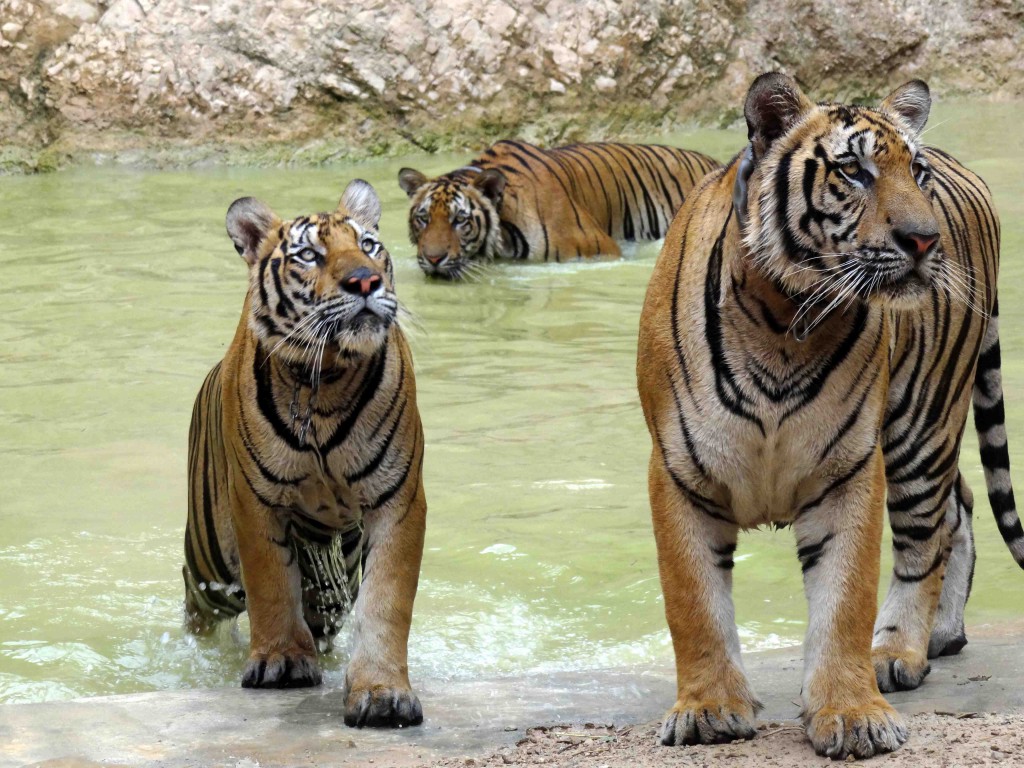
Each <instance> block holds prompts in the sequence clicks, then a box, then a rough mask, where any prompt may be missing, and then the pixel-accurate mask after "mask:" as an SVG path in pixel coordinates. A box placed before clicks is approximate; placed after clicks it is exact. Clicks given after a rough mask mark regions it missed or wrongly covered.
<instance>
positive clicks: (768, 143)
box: [733, 73, 945, 307]
mask: <svg viewBox="0 0 1024 768" xmlns="http://www.w3.org/2000/svg"><path fill="white" fill-rule="evenodd" d="M930 108H931V97H930V95H929V92H928V86H927V85H925V83H923V82H922V81H920V80H913V81H911V82H909V83H906V84H905V85H903V86H901V87H900V88H897V89H896V90H895V91H893V92H892V93H891V94H890V95H889V96H887V97H886V98H885V99H884V100H883V101H882V103H881V106H879V107H878V108H874V109H872V108H868V107H860V106H848V105H844V104H829V103H824V104H813V103H811V102H810V101H809V100H808V99H807V97H806V96H804V94H803V93H802V92H801V90H800V88H799V86H797V84H796V82H795V81H794V80H793V79H792V78H790V77H788V76H786V75H783V74H780V73H770V74H765V75H761V76H760V77H758V78H757V79H756V80H755V81H754V83H753V85H751V87H750V91H749V92H748V94H747V100H746V105H745V107H744V115H745V117H746V121H747V129H748V137H749V139H750V144H749V146H748V147H747V149H746V150H745V151H744V153H743V154H742V155H741V159H740V167H739V169H738V171H737V177H736V183H735V186H734V191H733V205H734V210H735V212H736V214H737V217H738V218H739V220H740V225H741V232H742V235H743V241H744V244H745V245H746V246H747V248H748V249H749V250H750V252H751V253H752V254H753V257H754V259H755V260H756V262H757V263H758V264H760V265H761V266H762V267H763V268H764V269H765V271H766V272H767V273H768V274H769V275H770V276H772V277H773V278H774V279H775V280H776V281H777V283H778V284H780V285H781V286H782V287H783V289H785V290H786V291H787V292H788V293H790V294H791V295H793V296H801V297H802V299H803V300H804V301H811V302H826V303H827V305H829V306H839V305H840V304H842V303H845V302H846V301H851V300H862V301H868V302H883V303H885V304H886V305H888V306H895V307H910V306H915V305H916V304H918V303H919V302H920V301H921V300H922V299H923V298H924V297H925V296H926V295H927V294H928V293H929V292H930V291H931V289H932V287H933V286H934V285H938V284H940V283H941V280H942V272H943V269H944V266H945V265H944V259H943V255H942V252H941V243H940V236H939V235H940V233H939V225H938V221H937V220H936V217H935V213H934V212H933V210H932V205H931V200H930V190H931V184H932V175H931V171H930V168H929V164H928V160H927V158H926V156H925V155H924V153H923V152H922V147H921V144H920V138H919V137H920V133H921V129H922V128H924V125H925V122H926V121H927V120H928V112H929V109H930Z"/></svg>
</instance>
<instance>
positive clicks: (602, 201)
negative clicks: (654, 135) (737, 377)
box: [398, 141, 719, 279]
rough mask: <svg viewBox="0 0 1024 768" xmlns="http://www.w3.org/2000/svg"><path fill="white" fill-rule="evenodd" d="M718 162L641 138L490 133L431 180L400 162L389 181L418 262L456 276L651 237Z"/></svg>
mask: <svg viewBox="0 0 1024 768" xmlns="http://www.w3.org/2000/svg"><path fill="white" fill-rule="evenodd" d="M718 165H719V164H718V163H717V162H716V161H714V160H712V159H711V158H710V157H707V156H706V155H702V154H700V153H699V152H690V151H687V150H683V149H675V148H674V147H665V146H657V145H648V144H570V145H568V146H565V147H558V148H556V149H541V148H540V147H535V146H533V145H532V144H527V143H526V142H522V141H499V142H498V143H497V144H495V145H494V146H493V147H491V148H490V149H488V150H487V151H486V152H484V153H483V154H482V155H480V157H478V158H477V159H476V160H474V161H473V162H472V163H471V164H470V165H468V166H465V167H463V168H459V169H457V170H455V171H452V172H451V173H446V174H444V175H443V176H439V177H437V178H436V179H428V178H427V177H426V176H424V175H423V174H422V173H420V172H419V171H415V170H413V169H412V168H403V169H402V170H401V171H400V172H399V174H398V183H399V185H401V187H402V189H404V190H405V192H406V194H408V195H409V197H410V198H412V203H411V205H410V208H409V237H410V239H411V240H412V243H413V245H415V246H416V259H417V261H418V262H419V265H420V267H421V268H422V269H423V271H424V272H425V273H426V274H428V275H434V276H438V277H444V278H449V279H458V278H461V277H465V276H466V275H468V274H470V273H471V272H472V271H473V268H474V265H477V264H479V263H480V262H481V261H484V260H488V259H495V258H503V259H534V260H537V261H568V260H572V259H580V258H590V257H594V256H611V257H618V256H620V255H621V251H620V250H619V246H618V243H617V242H616V241H618V240H626V241H633V240H657V239H658V238H660V237H663V236H664V235H665V231H666V230H667V229H668V225H669V222H670V221H672V217H673V216H674V215H675V212H676V211H677V210H678V209H679V206H681V205H682V204H683V200H684V199H685V198H686V196H687V195H688V194H689V192H690V190H691V189H693V187H694V185H695V184H696V183H697V182H698V181H700V180H701V179H702V178H703V177H704V174H705V173H707V172H708V171H709V170H711V169H713V168H717V167H718Z"/></svg>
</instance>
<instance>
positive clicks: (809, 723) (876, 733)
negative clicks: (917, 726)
mask: <svg viewBox="0 0 1024 768" xmlns="http://www.w3.org/2000/svg"><path fill="white" fill-rule="evenodd" d="M804 725H805V727H806V728H807V737H808V738H809V739H810V740H811V744H813V745H814V751H815V752H817V753H818V754H819V755H822V756H825V757H830V758H832V759H840V760H842V759H845V758H846V757H847V756H849V755H853V756H854V757H857V758H862V757H871V756H872V755H880V754H882V753H884V752H892V751H893V750H896V749H899V747H900V746H901V745H902V744H903V743H904V742H905V741H906V740H907V736H908V734H907V726H906V725H905V724H904V722H903V718H902V717H900V715H899V713H897V712H896V710H895V709H893V708H892V707H891V706H889V703H888V702H887V701H886V700H885V699H883V698H882V697H881V696H879V697H878V698H877V699H875V700H874V701H872V702H870V703H869V704H866V705H862V706H858V707H851V708H849V709H842V710H840V709H833V708H831V707H824V708H823V709H820V710H818V711H817V712H815V713H813V714H811V715H808V716H806V717H805V718H804Z"/></svg>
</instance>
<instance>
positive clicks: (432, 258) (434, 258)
mask: <svg viewBox="0 0 1024 768" xmlns="http://www.w3.org/2000/svg"><path fill="white" fill-rule="evenodd" d="M423 258H425V259H426V260H427V261H429V262H430V266H432V267H436V266H437V265H439V264H440V263H441V262H442V261H444V260H445V259H446V258H448V254H447V253H441V254H437V255H434V254H432V253H425V254H423Z"/></svg>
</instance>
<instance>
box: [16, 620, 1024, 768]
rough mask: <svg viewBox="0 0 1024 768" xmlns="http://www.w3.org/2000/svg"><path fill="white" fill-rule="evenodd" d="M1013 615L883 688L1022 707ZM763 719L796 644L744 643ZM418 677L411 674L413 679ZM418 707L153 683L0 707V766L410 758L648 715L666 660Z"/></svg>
mask: <svg viewBox="0 0 1024 768" xmlns="http://www.w3.org/2000/svg"><path fill="white" fill-rule="evenodd" d="M1022 629H1024V625H1017V626H1014V627H1001V628H998V629H989V630H986V629H985V628H977V629H975V631H974V632H973V633H969V636H970V637H971V642H970V644H969V645H968V646H967V647H966V648H965V649H964V651H963V652H962V653H961V654H960V655H959V656H957V657H952V658H945V659H939V660H937V661H935V662H933V664H932V672H931V675H930V676H929V677H928V678H927V680H926V681H925V684H924V685H923V686H921V688H919V689H918V690H916V691H907V692H902V693H897V694H892V695H890V696H889V697H888V698H889V700H890V701H891V702H892V703H893V704H894V705H895V706H896V707H897V708H898V709H899V710H900V711H902V712H904V713H907V714H917V713H931V712H942V713H956V714H964V713H971V712H976V713H984V712H1000V713H1004V712H1013V711H1022V710H1024V632H1022V631H1021V630H1022ZM746 666H747V671H748V674H749V677H750V679H751V682H752V684H753V685H754V688H755V690H756V691H757V692H758V694H759V695H760V697H761V700H762V701H763V702H764V703H765V710H764V711H763V712H762V713H761V717H762V719H763V720H789V719H793V718H795V717H796V716H797V712H798V705H797V703H796V701H797V699H798V698H799V694H800V679H801V657H800V649H799V648H790V649H784V650H779V651H769V652H764V653H757V654H749V655H747V656H746ZM414 684H415V681H414ZM418 692H419V695H420V700H421V701H422V703H423V709H424V713H425V717H426V720H425V722H424V724H423V725H422V726H419V727H416V728H408V729H402V730H371V729H363V730H356V729H352V728H347V727H346V726H345V725H344V723H343V721H342V701H341V694H340V692H339V691H337V690H330V689H319V690H311V689H306V690H300V691H250V690H242V689H241V688H237V689H235V688H229V689H216V690H192V691H161V692H155V693H143V694H132V695H125V696H108V697H99V698H91V699H78V700H73V701H64V702H48V703H39V704H18V705H7V706H2V707H0V766H2V767H3V768H7V766H25V765H32V766H46V768H83V767H84V766H96V765H104V766H119V765H125V766H129V765H130V766H147V767H149V766H173V767H177V766H229V767H230V768H270V767H271V766H309V765H316V766H329V765H343V766H355V765H359V766H374V768H377V767H378V766H394V767H395V768H402V767H407V766H417V765H423V764H424V763H427V762H430V761H431V760H434V759H438V758H441V757H448V756H453V755H478V754H483V753H486V752H492V751H494V750H495V749H497V748H499V747H501V746H503V745H505V744H510V743H513V742H515V741H516V740H518V739H520V738H522V736H523V734H524V733H525V731H526V729H527V728H529V727H530V726H534V725H539V724H554V723H586V722H591V723H607V724H612V723H614V724H617V725H622V724H627V723H646V722H649V721H652V720H656V719H658V718H659V717H660V716H661V715H662V714H663V713H664V711H665V710H666V709H667V708H668V707H669V706H670V705H671V704H672V702H673V700H674V694H675V683H674V672H673V670H672V668H671V666H669V665H666V664H662V665H660V666H657V667H651V668H646V669H642V670H639V669H638V670H622V669H619V670H604V671H589V672H572V673H558V674H553V675H545V676H538V677H521V678H495V679H491V680H479V681H457V682H443V681H421V682H420V683H419V685H418Z"/></svg>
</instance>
